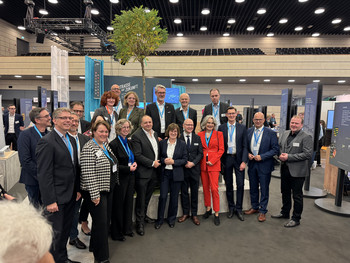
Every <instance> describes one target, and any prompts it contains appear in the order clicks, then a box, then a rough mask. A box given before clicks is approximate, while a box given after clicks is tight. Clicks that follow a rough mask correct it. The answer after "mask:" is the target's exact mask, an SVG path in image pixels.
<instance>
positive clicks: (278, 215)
mask: <svg viewBox="0 0 350 263" xmlns="http://www.w3.org/2000/svg"><path fill="white" fill-rule="evenodd" d="M271 217H272V218H282V219H285V218H287V219H289V216H288V215H284V214H282V213H279V214H277V215H271Z"/></svg>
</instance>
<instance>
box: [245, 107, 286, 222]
mask: <svg viewBox="0 0 350 263" xmlns="http://www.w3.org/2000/svg"><path fill="white" fill-rule="evenodd" d="M253 122H254V127H251V128H250V129H248V142H247V145H248V152H249V153H248V158H249V161H248V176H249V185H250V200H251V205H252V207H251V208H250V209H249V210H248V211H245V214H246V215H252V214H255V213H259V215H258V221H259V222H264V221H265V220H266V216H265V214H266V213H267V204H268V201H269V185H270V180H271V172H272V171H273V170H274V158H273V157H274V156H275V155H278V153H279V146H278V140H277V134H276V133H275V132H274V131H272V130H271V129H270V128H268V127H264V122H265V118H264V114H263V113H262V112H257V113H255V115H254V118H253ZM259 185H260V201H259Z"/></svg>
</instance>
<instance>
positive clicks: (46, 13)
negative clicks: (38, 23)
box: [39, 9, 49, 16]
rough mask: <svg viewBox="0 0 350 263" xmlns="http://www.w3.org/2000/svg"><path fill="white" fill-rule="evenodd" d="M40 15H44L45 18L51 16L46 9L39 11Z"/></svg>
mask: <svg viewBox="0 0 350 263" xmlns="http://www.w3.org/2000/svg"><path fill="white" fill-rule="evenodd" d="M39 13H40V14H42V15H44V16H46V15H48V14H49V12H47V10H46V9H40V10H39Z"/></svg>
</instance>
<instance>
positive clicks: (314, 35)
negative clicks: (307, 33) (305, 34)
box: [312, 33, 321, 37]
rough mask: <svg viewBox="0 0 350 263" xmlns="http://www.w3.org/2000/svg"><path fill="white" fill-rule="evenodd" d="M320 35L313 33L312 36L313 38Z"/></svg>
mask: <svg viewBox="0 0 350 263" xmlns="http://www.w3.org/2000/svg"><path fill="white" fill-rule="evenodd" d="M320 35H321V34H320V33H313V34H312V36H313V37H319V36H320Z"/></svg>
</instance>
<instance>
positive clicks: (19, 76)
mask: <svg viewBox="0 0 350 263" xmlns="http://www.w3.org/2000/svg"><path fill="white" fill-rule="evenodd" d="M15 78H22V76H21V75H15ZM338 82H339V81H338Z"/></svg>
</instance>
